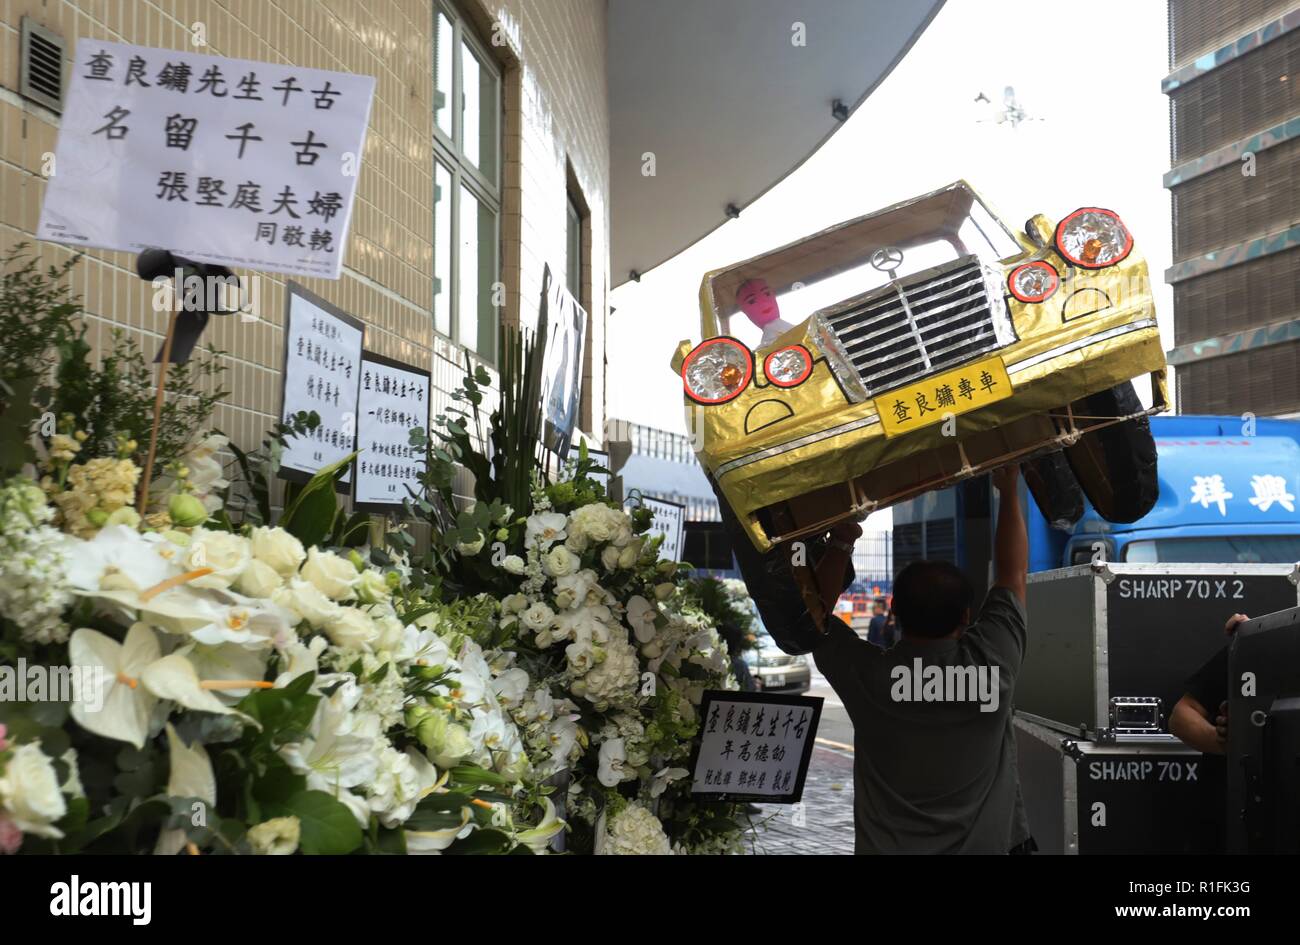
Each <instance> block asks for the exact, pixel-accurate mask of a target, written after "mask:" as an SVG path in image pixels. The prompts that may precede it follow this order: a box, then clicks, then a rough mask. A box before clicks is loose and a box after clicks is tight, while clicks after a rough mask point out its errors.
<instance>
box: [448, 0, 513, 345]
mask: <svg viewBox="0 0 1300 945" xmlns="http://www.w3.org/2000/svg"><path fill="white" fill-rule="evenodd" d="M440 15H441V16H443V17H446V19H447V21H448V22H449V23H450V24H451V34H452V41H451V49H452V68H451V86H452V87H451V91H450V92H449V95H450V102H449V104H448V105H447V107H448V108H450V109H451V132H452V133H451V135H450V136H448V135H447V134H446V132H444V131H443V130H442V128H441V127H439V125H438V119H437V98H436V96H437V94H438V91H439V89H438V67H437V51H438V28H439V16H440ZM429 40H430V44H431V49H432V50H433V57H434V61H433V68H432V69H431V71H430V76H429V81H430V83H431V86H432V90H433V96H434V98H433V99H432V101H431V107H430V124H431V125H432V127H433V134H432V141H433V154H432V159H433V160H432V164H431V166H430V168H429V173H430V176H431V177H432V178H433V186H434V188H435V193H434V200H433V206H432V208H431V210H432V212H431V214H430V217H431V219H430V243H431V244H432V245H433V254H434V255H433V260H434V266H431V269H432V270H433V271H431V273H430V276H431V278H430V280H429V281H430V308H429V317H430V321H431V323H432V328H433V333H434V335H435V336H438V337H442V338H446V339H447V340H448V341H450V342H451V343H452V344H455V345H457V346H459V347H464V344H463V341H462V339H463V338H464V336H465V332H463V331H462V328H461V326H462V322H463V319H464V313H462V312H461V310H460V296H461V292H460V288H461V278H460V276H461V273H460V262H461V253H460V244H461V232H462V231H461V192H462V188H464V189H465V190H468V191H469V192H470V193H471V194H473V196H474V198H475V200H477V201H478V203H479V205H480V207H485V208H487V210H488V211H489V212H490V213H491V215H492V230H493V231H492V233H491V234H490V235H489V237H488V239H487V243H488V245H490V246H491V247H492V252H493V257H494V258H493V261H492V268H493V270H494V271H495V274H496V278H495V279H493V280H491V281H490V283H489V286H488V291H489V292H491V290H492V288H491V287H492V285H495V284H496V283H499V282H500V281H501V264H502V256H503V247H502V245H501V241H502V236H501V234H502V226H501V216H502V201H501V198H502V190H503V188H502V183H501V179H502V171H503V168H502V165H503V164H504V160H503V144H504V137H503V134H504V126H505V70H504V69H503V68H502V65H501V63H500V62H498V61H497V59H496V58H495V57H494V56H493V55H492V54H491V52H490V50H489V49H488V46H487V44H486V43H484V42H483V41H482V40H481V39H479V37H478V33H477V30H476V29H475V27H474V25H473V23H472V21H471V20H470V18H469V16H468V15H467V14H466V13H465V12H464V11H462V10H461V9H460V8H459V7H457V6H456V5H454V4H452V3H448V2H444V0H435V2H434V4H433V31H432V35H431V36H430V37H429ZM466 47H468V48H469V49H470V51H471V53H472V54H473V55H474V58H475V59H476V61H477V62H478V64H479V68H480V69H481V70H483V71H485V72H486V73H487V74H489V75H490V76H491V77H492V79H493V86H494V88H493V95H492V98H493V101H492V103H491V105H490V108H491V109H492V110H493V111H494V112H495V115H496V121H495V122H494V128H493V130H494V135H493V139H492V141H491V147H492V153H493V169H494V171H495V175H494V176H495V179H492V178H489V177H488V176H487V175H486V174H484V173H483V172H482V171H481V170H480V169H479V168H478V167H477V166H475V165H474V163H473V162H472V161H471V160H470V159H469V157H468V155H467V153H466V151H465V127H464V107H463V102H464V94H465V90H464V81H465V70H464V55H465V49H466ZM439 164H441V165H442V167H443V168H444V169H446V170H447V171H449V172H450V175H451V193H450V194H448V195H447V203H446V212H447V213H448V214H449V216H450V224H451V226H450V231H451V246H450V247H449V249H450V253H449V259H448V268H449V271H448V272H447V273H446V276H447V278H446V279H445V280H443V284H440V283H439V279H438V273H437V271H436V261H437V252H438V249H437V243H436V237H437V213H438V207H439V200H438V196H437V193H436V188H437V169H436V165H439ZM479 239H480V241H481V242H483V241H484V238H483V236H482V234H480V237H479ZM439 292H444V293H446V294H447V298H448V316H449V325H448V326H447V327H448V329H449V331H448V332H443V331H441V330H440V329H439V328H438V324H437V317H436V314H435V309H436V304H437V303H436V296H437V294H438V293H439ZM480 304H481V303H480ZM493 307H494V308H495V310H496V318H495V320H494V321H493V323H492V325H491V326H490V329H491V331H490V333H489V335H488V336H487V337H485V336H484V326H482V325H479V326H478V328H477V331H476V334H477V337H478V345H477V347H476V348H472V349H468V350H470V351H471V352H472V353H473V355H474V356H475V357H477V358H479V359H481V360H483V361H484V362H486V363H488V364H493V365H495V364H496V361H497V350H496V347H497V337H496V329H497V327H499V326H500V323H501V318H502V310H501V307H500V306H493ZM473 317H474V318H475V319H476V320H477V319H478V318H479V313H478V312H474V313H473Z"/></svg>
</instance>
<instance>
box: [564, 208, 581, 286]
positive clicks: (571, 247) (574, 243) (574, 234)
mask: <svg viewBox="0 0 1300 945" xmlns="http://www.w3.org/2000/svg"><path fill="white" fill-rule="evenodd" d="M567 206H568V211H569V219H568V225H567V226H566V227H565V233H564V245H565V267H564V278H565V281H566V282H567V283H568V286H567V287H568V290H569V294H570V295H572V296H573V297H574V298H575V299H577V300H579V301H581V300H582V212H581V211H580V210H579V209H578V205H577V204H576V203H574V202H573V194H572V193H570V194H569V195H568V201H567Z"/></svg>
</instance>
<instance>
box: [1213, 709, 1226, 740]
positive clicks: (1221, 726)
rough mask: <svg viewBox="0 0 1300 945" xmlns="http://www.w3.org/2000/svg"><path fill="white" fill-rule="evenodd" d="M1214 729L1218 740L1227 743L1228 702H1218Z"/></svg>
mask: <svg viewBox="0 0 1300 945" xmlns="http://www.w3.org/2000/svg"><path fill="white" fill-rule="evenodd" d="M1214 731H1215V734H1217V735H1218V736H1219V741H1220V742H1222V743H1223V744H1224V745H1225V746H1226V745H1227V744H1228V703H1226V702H1220V703H1219V714H1218V715H1216V716H1215V717H1214Z"/></svg>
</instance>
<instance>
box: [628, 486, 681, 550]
mask: <svg viewBox="0 0 1300 945" xmlns="http://www.w3.org/2000/svg"><path fill="white" fill-rule="evenodd" d="M641 505H643V506H645V507H646V508H647V509H649V510H650V511H651V512H653V513H654V518H653V519H651V520H650V530H649V531H648V532H646V537H647V538H653V537H655V536H656V535H663V536H664V541H663V544H662V545H660V546H659V560H660V561H681V560H682V535H683V533H684V532H685V531H686V506H684V505H681V504H679V503H677V502H669V501H668V500H667V499H652V498H650V497H649V496H642V497H641ZM634 507H635V503H632V504H631V505H629V507H628V511H631V509H632V508H634Z"/></svg>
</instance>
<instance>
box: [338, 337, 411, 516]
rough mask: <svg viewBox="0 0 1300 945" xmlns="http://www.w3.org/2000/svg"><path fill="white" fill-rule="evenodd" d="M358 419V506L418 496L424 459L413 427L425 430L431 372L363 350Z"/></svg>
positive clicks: (388, 502) (380, 503) (391, 503)
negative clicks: (415, 444) (415, 443)
mask: <svg viewBox="0 0 1300 945" xmlns="http://www.w3.org/2000/svg"><path fill="white" fill-rule="evenodd" d="M357 419H358V424H357V449H359V450H360V451H361V452H360V455H358V456H357V487H356V494H355V499H356V504H357V506H358V507H360V506H362V505H392V506H400V505H401V504H402V500H403V499H408V498H410V497H411V494H412V493H414V494H416V495H419V494H420V493H421V486H420V481H419V479H418V478H417V477H418V476H419V475H420V472H421V470H422V469H423V468H424V464H423V463H424V457H423V451H422V450H418V449H416V448H415V447H413V446H411V429H412V428H413V427H420V428H421V429H423V430H424V431H425V432H428V430H429V375H428V374H426V373H423V372H421V371H417V370H416V369H414V368H412V367H408V366H405V365H401V364H397V363H396V362H393V361H388V360H387V359H380V358H379V357H378V356H377V355H373V354H370V353H366V354H365V355H364V357H363V361H362V365H361V400H360V410H359V411H358V413H357ZM408 487H409V490H408Z"/></svg>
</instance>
